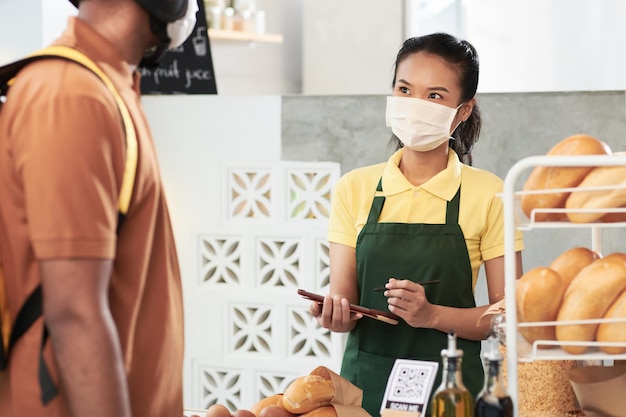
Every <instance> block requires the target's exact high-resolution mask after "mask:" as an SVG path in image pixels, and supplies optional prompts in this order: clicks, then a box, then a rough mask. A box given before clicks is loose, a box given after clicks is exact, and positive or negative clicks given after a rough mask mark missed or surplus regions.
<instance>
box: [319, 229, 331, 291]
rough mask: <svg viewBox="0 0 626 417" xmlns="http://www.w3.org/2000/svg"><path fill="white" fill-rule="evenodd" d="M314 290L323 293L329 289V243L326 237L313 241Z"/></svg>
mask: <svg viewBox="0 0 626 417" xmlns="http://www.w3.org/2000/svg"><path fill="white" fill-rule="evenodd" d="M315 275H316V280H315V281H316V284H317V286H316V291H318V292H319V293H322V294H325V293H327V292H329V291H330V258H329V244H328V241H327V240H326V239H317V240H316V241H315Z"/></svg>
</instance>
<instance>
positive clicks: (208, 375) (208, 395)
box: [200, 367, 242, 410]
mask: <svg viewBox="0 0 626 417" xmlns="http://www.w3.org/2000/svg"><path fill="white" fill-rule="evenodd" d="M241 380H242V378H241V373H240V372H239V371H235V370H227V369H215V368H213V369H212V368H209V367H202V368H201V381H200V382H201V386H202V399H201V405H200V407H202V408H204V409H206V408H209V407H210V406H211V405H213V404H222V405H225V406H226V407H228V408H229V409H230V410H237V409H239V408H240V407H241V390H242V383H241Z"/></svg>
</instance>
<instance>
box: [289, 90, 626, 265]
mask: <svg viewBox="0 0 626 417" xmlns="http://www.w3.org/2000/svg"><path fill="white" fill-rule="evenodd" d="M385 103H386V98H385V96H382V95H381V96H368V95H364V96H286V97H283V100H282V159H283V160H293V161H335V162H340V163H341V167H342V171H343V172H346V171H349V170H351V169H353V168H356V167H359V166H363V165H368V164H372V163H377V162H382V161H385V160H386V159H387V157H388V155H390V153H391V151H392V149H390V148H389V146H388V144H389V138H390V131H389V129H388V128H387V127H386V126H385ZM478 103H479V106H480V108H481V112H482V116H483V130H482V134H481V138H480V141H479V142H478V144H477V145H476V148H475V149H474V152H473V156H474V166H476V167H479V168H483V169H486V170H489V171H492V172H494V173H496V174H497V175H499V176H500V177H501V178H504V177H505V176H506V174H507V172H508V170H509V169H510V168H511V166H513V165H514V164H515V163H516V162H517V161H519V160H520V159H522V158H525V157H527V156H532V155H544V154H545V153H546V152H547V151H548V150H549V149H550V148H551V147H552V146H554V145H555V144H556V143H557V142H559V141H560V140H562V139H564V138H566V137H567V136H569V135H572V134H577V133H586V134H590V135H593V136H595V137H597V138H599V139H601V140H603V141H605V142H606V143H607V144H609V146H611V148H612V149H613V150H614V151H618V150H626V100H625V94H624V92H623V91H606V92H567V93H558V92H555V93H514V94H513V93H512V94H482V95H479V96H478ZM523 180H524V176H522V177H520V182H521V181H523ZM590 236H591V235H590V232H589V230H588V229H580V228H578V229H548V230H532V231H530V232H527V233H526V234H525V242H526V248H527V249H526V250H525V252H524V268H525V269H526V270H528V269H530V268H532V267H535V266H539V265H546V264H548V263H550V262H551V260H552V259H554V257H556V256H557V255H558V254H559V253H561V252H562V251H564V250H566V249H568V248H570V247H573V246H576V245H584V246H590V245H591V237H590ZM602 251H603V252H604V253H610V252H614V251H621V252H626V230H625V229H623V228H620V229H602Z"/></svg>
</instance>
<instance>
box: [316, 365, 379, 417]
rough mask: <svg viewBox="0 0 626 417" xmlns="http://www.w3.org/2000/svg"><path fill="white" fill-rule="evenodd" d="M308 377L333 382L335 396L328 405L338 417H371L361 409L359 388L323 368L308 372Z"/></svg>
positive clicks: (361, 394) (361, 395)
mask: <svg viewBox="0 0 626 417" xmlns="http://www.w3.org/2000/svg"><path fill="white" fill-rule="evenodd" d="M310 375H319V376H321V377H323V378H326V379H330V380H331V381H332V382H333V387H334V388H335V396H334V397H333V399H332V400H331V402H330V405H332V406H333V407H335V411H336V412H337V416H338V417H371V415H370V414H369V413H368V412H367V411H365V410H364V409H363V408H362V407H361V403H362V401H363V390H361V388H359V387H357V386H356V385H354V384H353V383H351V382H350V381H348V380H347V379H345V378H344V377H342V376H340V375H338V374H336V373H335V372H333V371H331V370H330V369H328V368H327V367H325V366H318V367H317V368H315V369H313V370H312V371H311V372H310Z"/></svg>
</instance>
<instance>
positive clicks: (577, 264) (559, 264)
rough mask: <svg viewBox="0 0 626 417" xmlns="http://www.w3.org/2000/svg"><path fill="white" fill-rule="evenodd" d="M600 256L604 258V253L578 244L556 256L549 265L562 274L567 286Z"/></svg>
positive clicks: (564, 283)
mask: <svg viewBox="0 0 626 417" xmlns="http://www.w3.org/2000/svg"><path fill="white" fill-rule="evenodd" d="M600 258H602V255H601V254H599V253H598V252H596V251H594V250H591V249H589V248H585V247H582V246H578V247H575V248H571V249H569V250H566V251H565V252H563V253H561V254H560V255H559V256H557V257H556V258H554V260H553V261H552V263H550V265H548V267H549V268H550V269H552V270H554V271H556V272H557V273H558V274H559V275H560V276H561V278H562V279H563V285H564V287H565V288H567V287H569V284H570V283H571V282H572V280H573V279H574V277H575V276H576V275H578V273H579V272H580V271H581V270H582V269H583V268H584V267H586V266H587V265H589V264H590V263H592V262H593V261H595V260H597V259H600Z"/></svg>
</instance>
